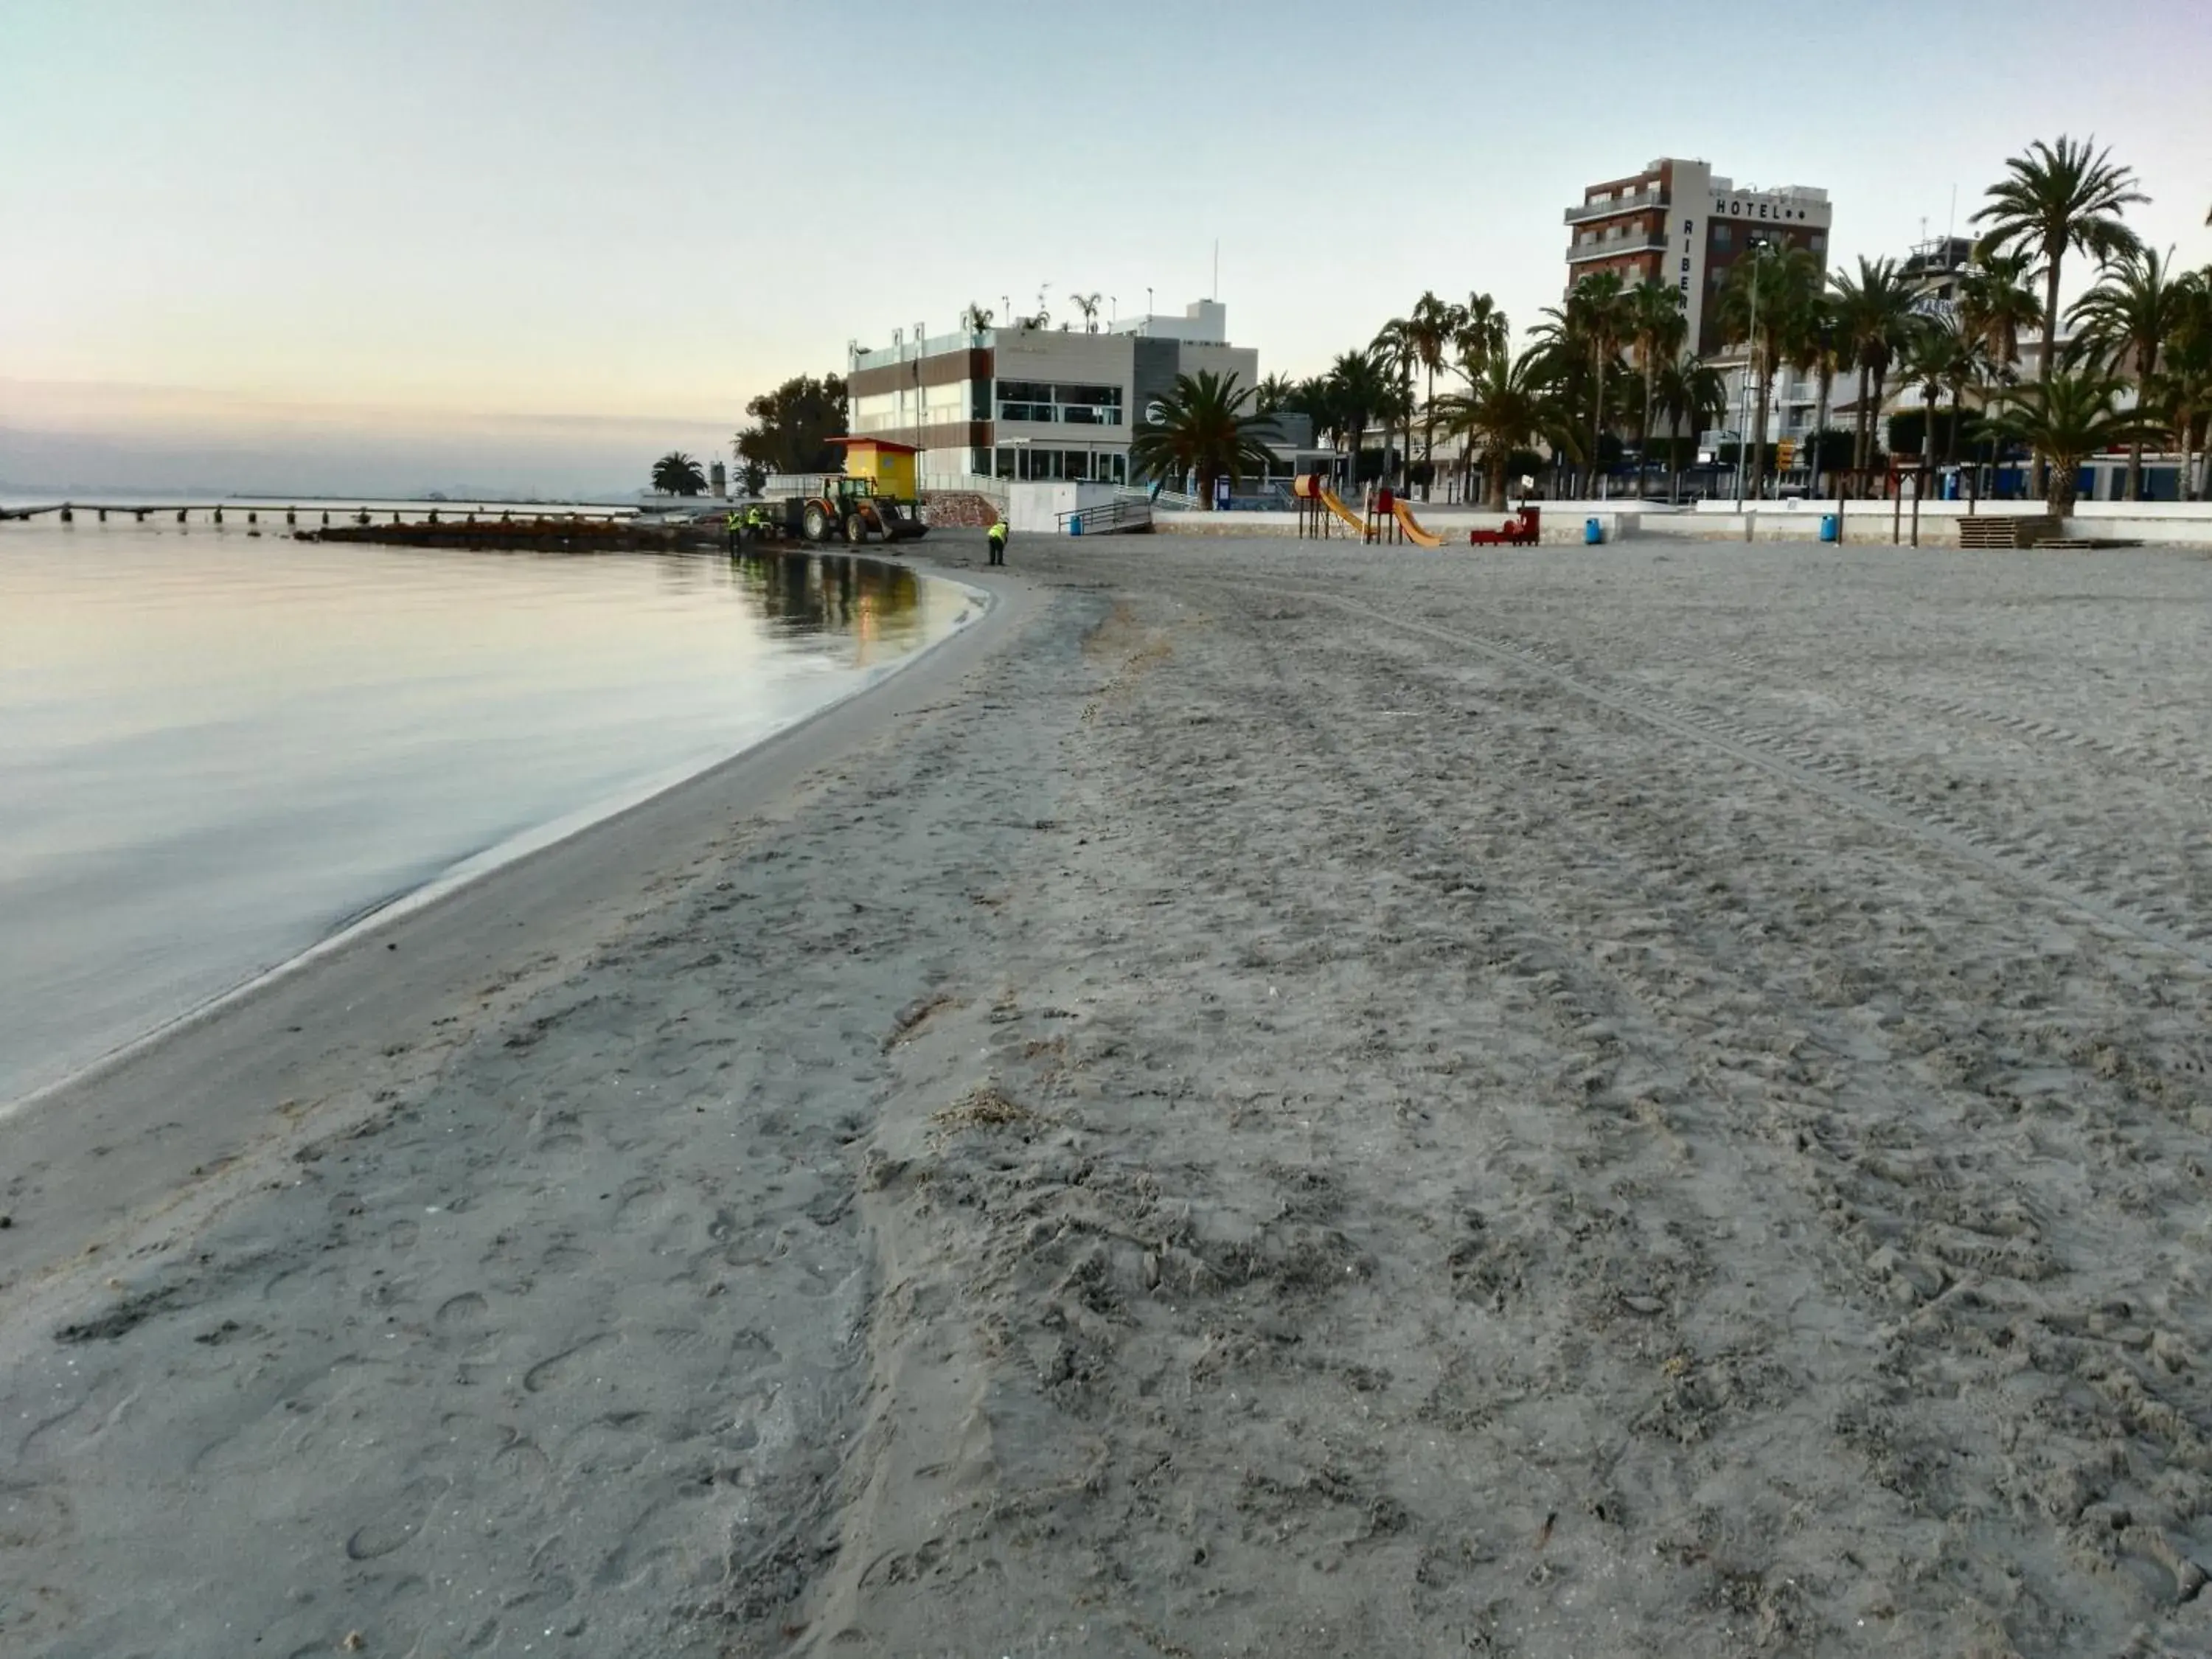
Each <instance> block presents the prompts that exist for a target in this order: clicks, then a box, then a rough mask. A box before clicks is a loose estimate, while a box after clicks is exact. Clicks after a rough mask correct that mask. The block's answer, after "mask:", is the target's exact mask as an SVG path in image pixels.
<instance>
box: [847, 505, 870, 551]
mask: <svg viewBox="0 0 2212 1659" xmlns="http://www.w3.org/2000/svg"><path fill="white" fill-rule="evenodd" d="M845 539H846V540H847V541H848V542H850V543H852V544H853V545H854V546H855V547H859V546H860V545H861V544H863V543H865V542H866V540H867V539H868V521H867V520H866V519H864V518H862V517H861V516H860V514H859V513H847V514H846V515H845Z"/></svg>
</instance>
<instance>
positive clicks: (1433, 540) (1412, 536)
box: [1390, 501, 1444, 547]
mask: <svg viewBox="0 0 2212 1659" xmlns="http://www.w3.org/2000/svg"><path fill="white" fill-rule="evenodd" d="M1390 513H1391V516H1392V517H1393V518H1395V519H1396V520H1398V528H1399V529H1401V530H1402V531H1404V532H1406V539H1407V541H1409V542H1411V543H1413V545H1414V546H1416V547H1442V546H1443V544H1444V538H1443V537H1441V536H1439V535H1437V533H1436V532H1434V531H1430V530H1424V529H1422V528H1421V521H1420V520H1419V519H1416V518H1415V517H1414V516H1413V510H1412V509H1411V508H1410V507H1407V505H1406V504H1405V502H1403V501H1393V502H1391V503H1390Z"/></svg>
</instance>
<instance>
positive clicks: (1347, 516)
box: [1321, 489, 1367, 541]
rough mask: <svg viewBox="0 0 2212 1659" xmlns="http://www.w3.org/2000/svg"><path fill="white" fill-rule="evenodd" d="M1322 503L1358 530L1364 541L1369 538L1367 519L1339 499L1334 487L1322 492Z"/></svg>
mask: <svg viewBox="0 0 2212 1659" xmlns="http://www.w3.org/2000/svg"><path fill="white" fill-rule="evenodd" d="M1321 504H1322V506H1323V507H1327V508H1328V510H1329V511H1330V512H1332V513H1335V514H1336V516H1337V517H1338V518H1340V519H1341V520H1344V521H1345V523H1346V524H1348V525H1350V526H1352V528H1353V529H1354V530H1356V531H1358V532H1359V538H1360V539H1361V540H1362V541H1364V540H1365V539H1366V538H1367V520H1364V519H1363V518H1361V517H1360V516H1359V515H1358V513H1354V512H1353V511H1352V509H1351V508H1350V507H1346V505H1345V504H1344V503H1343V502H1342V501H1339V500H1337V498H1336V492H1335V491H1334V489H1323V490H1322V492H1321Z"/></svg>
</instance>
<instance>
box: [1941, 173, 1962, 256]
mask: <svg viewBox="0 0 2212 1659" xmlns="http://www.w3.org/2000/svg"><path fill="white" fill-rule="evenodd" d="M1957 234H1959V181H1958V180H1957V179H1953V180H1952V181H1951V216H1950V217H1949V218H1948V219H1946V220H1945V221H1944V222H1943V241H1944V245H1945V246H1947V247H1948V246H1949V245H1950V241H1951V239H1952V238H1953V237H1954V236H1955V235H1957Z"/></svg>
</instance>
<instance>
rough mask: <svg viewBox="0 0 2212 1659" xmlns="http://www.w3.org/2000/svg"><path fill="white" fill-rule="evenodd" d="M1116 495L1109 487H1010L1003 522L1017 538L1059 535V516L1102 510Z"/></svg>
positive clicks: (1093, 485) (1046, 484) (1045, 484)
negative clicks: (1011, 527)
mask: <svg viewBox="0 0 2212 1659" xmlns="http://www.w3.org/2000/svg"><path fill="white" fill-rule="evenodd" d="M1118 493H1119V492H1118V491H1116V490H1115V487H1114V486H1113V485H1112V484H1101V483H1014V484H1010V485H1008V486H1007V489H1006V502H1007V505H1006V522H1007V523H1009V524H1010V525H1012V526H1013V527H1014V530H1015V532H1016V533H1018V534H1020V535H1030V536H1054V535H1058V534H1059V533H1060V514H1061V513H1079V512H1083V511H1085V510H1087V509H1089V508H1091V507H1103V506H1105V505H1106V504H1107V503H1108V502H1109V501H1113V500H1114V499H1115V495H1117V494H1118Z"/></svg>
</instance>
